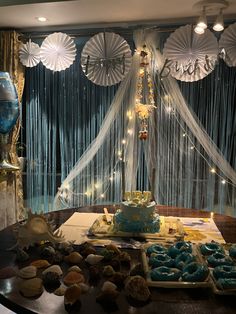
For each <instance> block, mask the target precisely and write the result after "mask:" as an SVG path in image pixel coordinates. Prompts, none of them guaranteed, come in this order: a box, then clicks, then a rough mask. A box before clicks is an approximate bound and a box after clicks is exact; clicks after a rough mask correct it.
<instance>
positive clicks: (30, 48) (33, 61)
mask: <svg viewBox="0 0 236 314" xmlns="http://www.w3.org/2000/svg"><path fill="white" fill-rule="evenodd" d="M19 58H20V61H21V63H22V64H23V65H24V66H26V67H28V68H32V67H34V66H36V65H37V64H38V63H39V62H40V47H39V45H38V44H36V43H34V42H32V41H31V39H29V41H28V42H27V43H26V44H22V45H21V47H20V49H19Z"/></svg>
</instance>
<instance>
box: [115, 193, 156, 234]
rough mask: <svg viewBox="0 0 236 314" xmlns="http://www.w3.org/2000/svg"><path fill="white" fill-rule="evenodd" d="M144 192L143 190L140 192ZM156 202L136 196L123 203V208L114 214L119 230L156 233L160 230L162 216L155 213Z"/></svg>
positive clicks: (116, 226)
mask: <svg viewBox="0 0 236 314" xmlns="http://www.w3.org/2000/svg"><path fill="white" fill-rule="evenodd" d="M140 193H142V192H140ZM155 207H156V203H155V202H150V201H148V200H147V199H144V198H142V195H141V196H140V198H134V199H132V200H129V201H124V202H122V203H121V209H119V210H117V212H116V214H115V215H114V224H115V228H116V230H117V231H123V232H131V233H156V232H159V230H160V218H159V215H158V214H157V213H155Z"/></svg>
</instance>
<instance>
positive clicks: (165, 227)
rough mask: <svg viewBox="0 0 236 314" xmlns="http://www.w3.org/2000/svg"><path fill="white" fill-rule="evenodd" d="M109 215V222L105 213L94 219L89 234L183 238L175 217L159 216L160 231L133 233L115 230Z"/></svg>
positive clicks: (163, 238)
mask: <svg viewBox="0 0 236 314" xmlns="http://www.w3.org/2000/svg"><path fill="white" fill-rule="evenodd" d="M109 216H110V217H111V219H110V220H111V222H110V223H108V222H107V219H106V215H101V216H100V217H99V218H98V219H96V220H95V222H94V223H93V225H92V226H91V227H90V229H89V234H90V235H94V236H97V237H140V238H145V239H155V240H156V241H158V240H159V241H165V240H168V241H170V242H172V241H176V240H181V239H183V238H184V228H183V224H182V222H181V221H180V220H179V219H178V218H177V217H164V216H160V231H159V232H157V233H134V232H123V231H118V230H116V228H115V226H114V224H113V217H112V216H113V215H109Z"/></svg>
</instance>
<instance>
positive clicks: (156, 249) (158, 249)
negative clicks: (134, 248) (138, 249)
mask: <svg viewBox="0 0 236 314" xmlns="http://www.w3.org/2000/svg"><path fill="white" fill-rule="evenodd" d="M166 252H167V249H166V248H165V247H164V246H162V245H159V244H153V245H151V246H149V247H148V248H147V255H148V256H150V255H151V254H152V253H156V254H166Z"/></svg>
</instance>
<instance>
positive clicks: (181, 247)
mask: <svg viewBox="0 0 236 314" xmlns="http://www.w3.org/2000/svg"><path fill="white" fill-rule="evenodd" d="M182 252H187V253H192V245H191V243H190V242H185V241H179V242H176V243H175V244H174V245H172V246H171V247H169V250H168V255H170V256H171V257H172V258H175V257H176V256H177V255H179V254H180V253H182Z"/></svg>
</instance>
